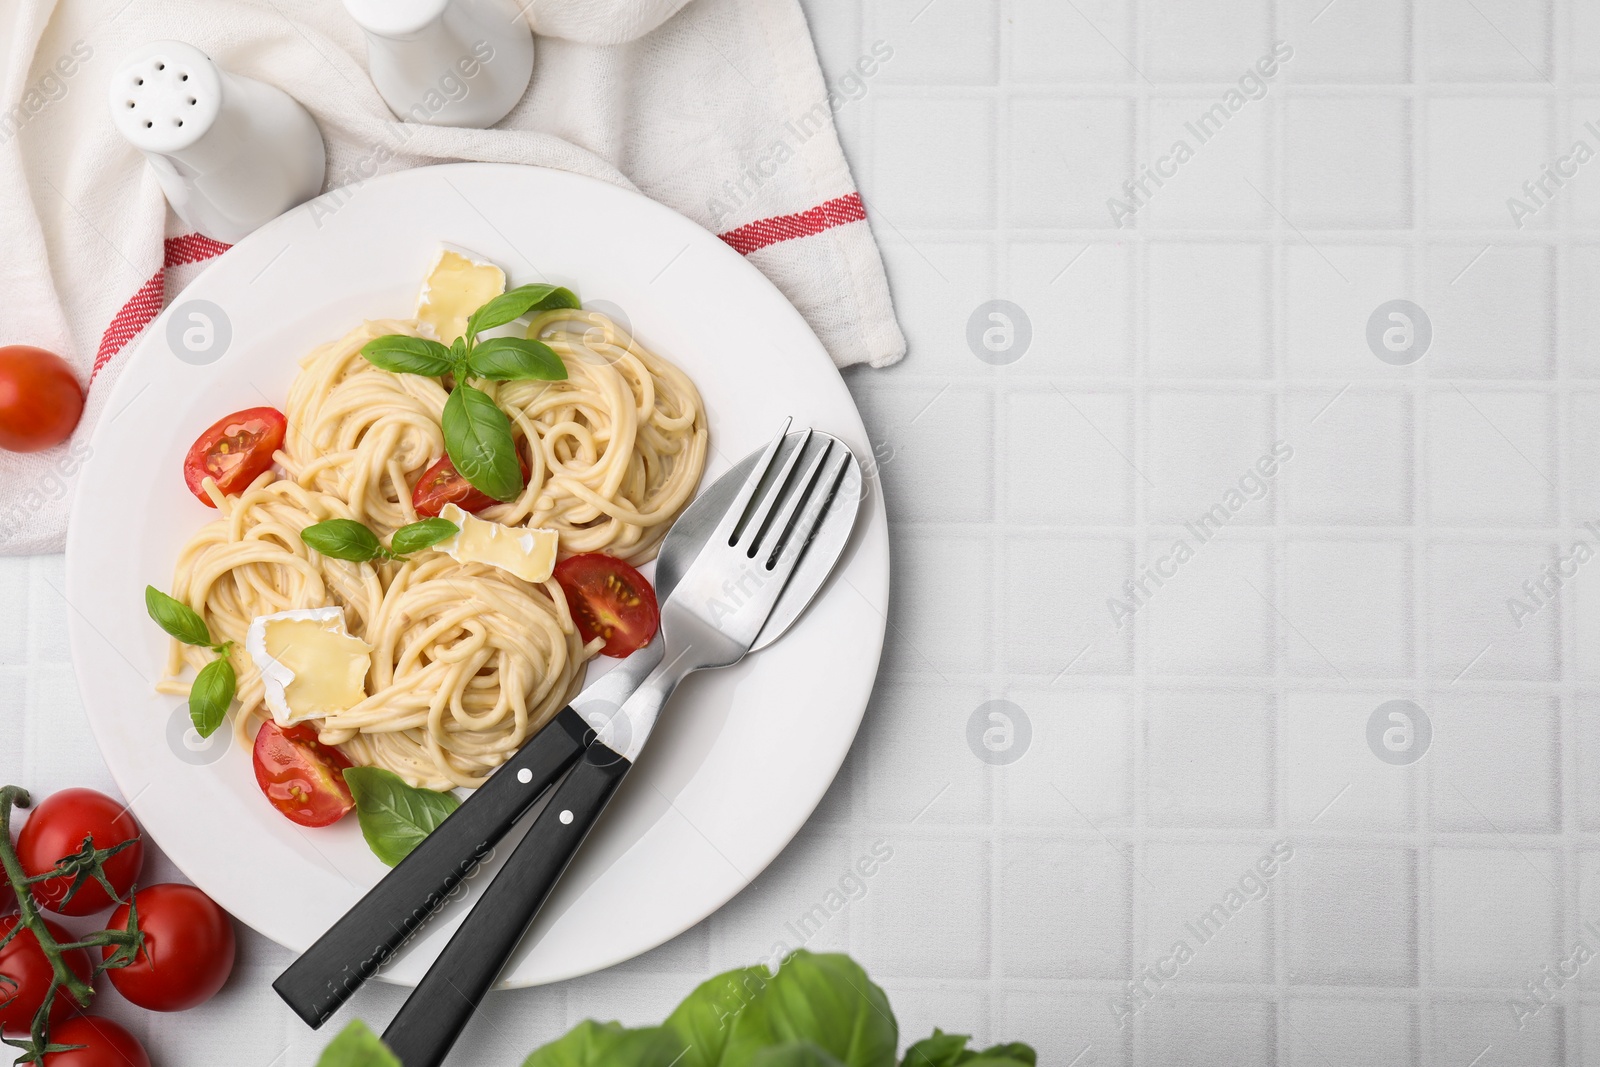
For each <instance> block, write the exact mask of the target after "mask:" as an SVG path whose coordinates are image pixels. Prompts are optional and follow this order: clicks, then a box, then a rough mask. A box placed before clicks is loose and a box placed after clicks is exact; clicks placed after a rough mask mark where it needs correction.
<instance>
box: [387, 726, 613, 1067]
mask: <svg viewBox="0 0 1600 1067" xmlns="http://www.w3.org/2000/svg"><path fill="white" fill-rule="evenodd" d="M632 766H633V765H632V764H631V763H629V762H628V761H627V760H626V759H624V758H622V757H621V756H619V755H617V754H616V753H615V752H613V751H612V750H611V749H609V748H607V747H606V746H605V745H603V744H601V743H600V742H598V741H596V742H595V743H594V744H592V745H590V746H589V748H588V750H587V751H586V752H585V753H584V756H583V759H581V760H579V761H578V765H577V766H576V767H574V768H573V769H572V773H571V774H569V775H567V779H566V781H564V782H562V783H561V784H560V785H559V786H557V787H556V791H555V793H554V794H553V795H552V796H551V797H550V803H549V805H548V806H546V807H545V809H544V811H543V812H541V813H540V814H539V818H538V820H537V821H535V822H534V824H533V828H532V829H531V830H529V831H528V836H527V837H525V838H523V839H522V842H521V843H520V844H518V845H517V847H516V849H515V850H514V851H513V852H512V853H511V856H510V858H509V859H507V860H506V865H505V867H504V868H502V869H501V871H500V872H499V873H498V874H496V875H495V878H494V881H493V882H490V883H489V887H488V888H487V889H485V890H484V893H483V896H482V897H481V898H479V900H478V903H477V904H475V905H473V908H472V911H471V912H470V913H468V915H467V919H466V921H465V922H464V923H462V924H461V928H460V929H459V930H457V931H456V933H455V936H454V937H452V938H451V939H450V943H449V944H448V945H446V946H445V949H444V951H443V952H442V953H440V955H439V958H438V959H437V960H435V961H434V964H433V966H432V968H430V969H429V971H428V973H427V975H426V976H425V977H424V978H423V979H422V982H421V983H420V984H419V985H418V986H417V988H416V989H414V990H412V992H411V996H410V997H409V998H407V1000H406V1002H405V1004H404V1005H403V1006H402V1007H401V1008H400V1013H399V1014H398V1015H396V1016H395V1017H394V1021H393V1022H392V1023H390V1024H389V1029H388V1030H386V1031H384V1035H383V1040H384V1043H385V1044H387V1045H388V1046H389V1048H390V1050H391V1051H393V1052H394V1054H395V1056H396V1057H398V1058H399V1060H400V1063H401V1065H402V1067H439V1065H440V1064H442V1063H444V1059H445V1057H446V1056H448V1055H449V1054H450V1049H451V1047H452V1046H454V1045H455V1043H456V1038H458V1037H460V1036H461V1031H462V1030H463V1029H465V1028H466V1025H467V1022H468V1021H469V1020H470V1019H471V1018H472V1015H473V1013H474V1012H475V1011H477V1009H478V1005H479V1004H480V1003H482V1001H483V998H484V996H485V995H486V994H487V993H488V992H489V989H490V988H491V987H492V986H493V985H494V983H495V980H496V979H498V978H499V977H500V972H501V971H503V970H504V969H505V966H506V963H507V962H508V961H509V960H510V959H511V956H512V954H513V953H514V952H515V951H516V948H517V943H518V942H520V941H521V940H522V937H523V935H524V934H526V933H527V932H528V927H530V926H531V925H533V920H534V917H535V916H536V915H538V914H539V909H540V908H541V907H543V906H544V902H545V900H546V899H548V898H549V896H550V891H551V890H552V889H554V888H555V885H556V882H557V881H559V880H560V878H561V875H562V872H564V871H565V870H566V869H567V864H568V862H569V861H571V859H572V857H573V855H574V854H575V853H576V852H577V851H578V846H580V845H581V844H583V839H584V838H585V837H587V836H588V833H589V830H590V828H591V827H593V826H594V824H595V821H596V820H597V819H599V817H600V813H601V812H603V811H605V809H606V805H607V804H608V803H610V801H611V798H612V796H613V795H614V794H615V793H616V791H617V786H619V785H621V784H622V779H623V778H624V777H625V776H626V775H627V773H628V771H629V770H630V769H631V768H632Z"/></svg>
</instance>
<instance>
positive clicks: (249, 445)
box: [183, 408, 289, 508]
mask: <svg viewBox="0 0 1600 1067" xmlns="http://www.w3.org/2000/svg"><path fill="white" fill-rule="evenodd" d="M288 429H289V420H288V419H287V418H285V417H284V414H283V412H281V411H279V410H278V409H277V408H247V409H245V410H244V411H236V412H234V413H233V414H232V415H228V416H225V417H223V418H220V419H218V420H217V421H216V422H214V423H212V425H211V427H210V428H209V429H207V430H206V432H205V433H203V434H201V435H200V436H199V437H197V438H196V439H195V442H194V444H193V445H190V446H189V454H188V455H187V456H185V457H184V460H183V480H184V482H185V483H186V484H187V485H188V486H189V492H191V493H193V494H194V495H195V499H197V500H199V501H200V503H202V504H204V505H205V506H206V507H208V508H214V507H216V505H215V504H213V503H212V502H211V498H210V497H209V496H207V495H206V491H205V488H204V486H203V484H202V483H203V482H204V481H205V480H206V479H207V478H211V479H213V480H214V481H215V482H216V483H217V488H218V489H220V490H221V491H222V495H223V496H233V495H234V494H235V493H242V492H244V490H245V489H246V487H248V486H249V485H250V483H251V482H253V481H255V480H256V479H257V478H259V477H261V473H262V472H263V471H265V470H266V469H267V468H268V467H270V466H272V454H273V453H274V452H276V451H277V450H278V449H280V448H282V447H283V436H284V434H285V433H287V432H288Z"/></svg>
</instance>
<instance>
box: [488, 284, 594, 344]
mask: <svg viewBox="0 0 1600 1067" xmlns="http://www.w3.org/2000/svg"><path fill="white" fill-rule="evenodd" d="M578 306H579V305H578V298H577V296H575V295H574V294H573V292H572V290H571V289H563V288H559V287H557V286H554V285H519V286H517V287H516V288H515V289H513V290H511V291H510V292H509V293H501V294H500V295H499V296H497V297H495V298H494V299H493V300H491V301H489V302H488V303H487V304H485V305H483V307H481V308H479V309H478V310H477V311H474V312H473V313H472V317H471V318H469V319H467V336H468V337H477V336H478V334H479V333H481V332H482V331H484V330H492V329H494V328H495V327H496V326H504V325H505V324H506V323H508V322H511V321H513V320H514V319H520V318H522V316H524V315H527V314H530V313H532V312H537V311H549V310H550V309H551V308H575V307H578Z"/></svg>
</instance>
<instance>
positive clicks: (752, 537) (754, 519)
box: [739, 426, 812, 559]
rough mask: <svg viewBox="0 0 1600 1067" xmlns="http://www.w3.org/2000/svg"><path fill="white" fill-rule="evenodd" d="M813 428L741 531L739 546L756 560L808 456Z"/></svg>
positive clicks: (785, 464)
mask: <svg viewBox="0 0 1600 1067" xmlns="http://www.w3.org/2000/svg"><path fill="white" fill-rule="evenodd" d="M811 433H812V431H811V428H810V427H809V426H808V427H807V428H806V431H805V436H804V437H802V438H800V443H799V444H798V445H797V446H795V450H794V451H793V452H790V453H789V458H787V459H785V460H784V461H783V467H782V469H780V470H779V471H778V476H777V477H776V478H775V479H773V482H772V489H771V490H770V491H769V492H768V493H767V494H766V495H765V496H763V497H762V498H761V500H760V501H759V502H758V503H757V504H756V507H755V510H754V511H753V512H751V515H750V521H749V522H747V523H746V524H745V527H744V529H743V530H741V531H739V546H740V547H742V548H746V549H747V551H746V555H748V556H749V557H750V558H751V559H754V558H755V555H756V546H757V545H759V544H760V543H761V541H762V540H763V538H764V537H765V534H766V531H767V528H768V526H769V525H770V521H769V520H771V518H772V513H773V512H774V511H775V510H776V509H777V508H778V506H779V505H780V504H782V503H783V501H784V499H785V496H786V494H788V493H789V492H790V491H791V489H792V483H793V481H794V469H795V468H796V467H798V466H799V465H800V460H801V458H802V457H804V456H805V454H806V446H807V445H809V444H811Z"/></svg>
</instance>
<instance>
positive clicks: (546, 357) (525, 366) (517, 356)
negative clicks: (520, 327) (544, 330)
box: [467, 337, 567, 382]
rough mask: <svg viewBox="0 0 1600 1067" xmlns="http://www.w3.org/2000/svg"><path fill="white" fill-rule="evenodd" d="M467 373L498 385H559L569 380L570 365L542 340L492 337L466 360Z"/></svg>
mask: <svg viewBox="0 0 1600 1067" xmlns="http://www.w3.org/2000/svg"><path fill="white" fill-rule="evenodd" d="M467 373H468V374H470V375H471V376H472V377H474V378H487V379H489V380H491V381H496V382H517V381H539V382H559V381H565V380H566V377H567V365H566V364H565V363H563V362H561V357H560V356H558V355H556V353H555V350H554V349H552V348H551V347H550V346H549V345H547V344H545V343H544V342H543V341H531V340H528V339H526V338H522V337H491V338H489V340H487V341H480V342H479V343H478V346H477V347H476V348H474V349H473V350H472V355H471V356H469V357H467Z"/></svg>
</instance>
